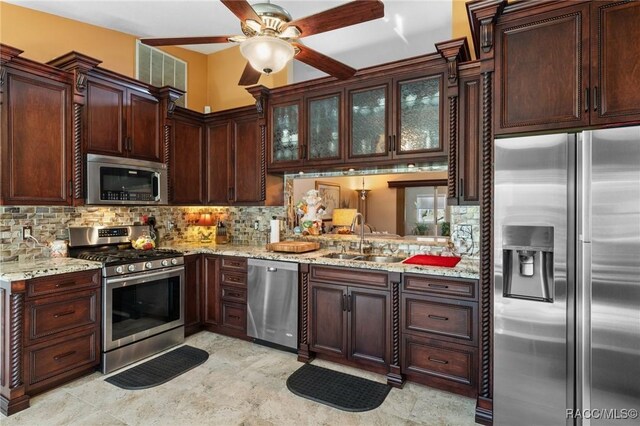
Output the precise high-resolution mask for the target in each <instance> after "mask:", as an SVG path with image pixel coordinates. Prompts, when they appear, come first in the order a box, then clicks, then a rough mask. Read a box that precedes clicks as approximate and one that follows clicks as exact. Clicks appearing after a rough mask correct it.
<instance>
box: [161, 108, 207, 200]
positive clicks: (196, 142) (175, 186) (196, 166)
mask: <svg viewBox="0 0 640 426" xmlns="http://www.w3.org/2000/svg"><path fill="white" fill-rule="evenodd" d="M173 132H174V140H173V143H172V144H171V150H170V156H169V163H170V167H169V169H170V170H171V173H170V174H169V177H170V179H171V188H172V191H171V203H172V204H202V198H203V197H202V195H203V192H204V190H203V187H204V182H203V177H204V170H203V168H204V161H203V160H202V156H203V154H204V147H203V143H204V139H203V133H204V126H203V125H202V124H201V123H198V122H196V121H191V120H185V119H181V118H176V119H175V120H174V123H173Z"/></svg>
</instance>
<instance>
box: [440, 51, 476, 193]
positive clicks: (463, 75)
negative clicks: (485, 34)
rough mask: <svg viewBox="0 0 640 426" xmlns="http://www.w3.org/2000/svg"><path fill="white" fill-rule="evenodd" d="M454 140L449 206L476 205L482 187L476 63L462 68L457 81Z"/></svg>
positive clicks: (450, 157) (451, 156)
mask: <svg viewBox="0 0 640 426" xmlns="http://www.w3.org/2000/svg"><path fill="white" fill-rule="evenodd" d="M458 86H459V91H458V117H457V118H458V122H457V130H458V139H457V146H456V147H455V149H454V150H450V151H449V174H450V181H451V179H453V182H452V185H450V186H449V198H448V200H447V203H448V204H449V205H478V204H479V203H480V190H481V183H482V82H481V76H480V62H470V63H467V64H464V65H462V66H461V67H460V69H459V80H458Z"/></svg>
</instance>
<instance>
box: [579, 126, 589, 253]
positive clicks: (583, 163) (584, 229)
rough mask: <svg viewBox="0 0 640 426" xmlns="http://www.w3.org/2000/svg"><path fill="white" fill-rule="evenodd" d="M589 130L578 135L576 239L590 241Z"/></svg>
mask: <svg viewBox="0 0 640 426" xmlns="http://www.w3.org/2000/svg"><path fill="white" fill-rule="evenodd" d="M591 137H592V134H591V132H583V133H582V134H579V135H578V150H577V153H578V158H577V165H578V167H577V174H578V176H577V183H578V191H577V192H578V202H577V208H578V211H577V218H578V241H580V242H587V243H590V242H591V163H592V161H591Z"/></svg>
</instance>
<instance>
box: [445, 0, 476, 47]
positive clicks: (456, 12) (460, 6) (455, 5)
mask: <svg viewBox="0 0 640 426" xmlns="http://www.w3.org/2000/svg"><path fill="white" fill-rule="evenodd" d="M467 1H469V0H452V2H451V8H452V13H451V27H452V28H451V37H452V38H459V37H466V38H467V42H469V49H470V50H471V57H475V54H474V53H473V39H472V38H471V28H470V27H469V19H468V18H467V7H466V5H465V3H467Z"/></svg>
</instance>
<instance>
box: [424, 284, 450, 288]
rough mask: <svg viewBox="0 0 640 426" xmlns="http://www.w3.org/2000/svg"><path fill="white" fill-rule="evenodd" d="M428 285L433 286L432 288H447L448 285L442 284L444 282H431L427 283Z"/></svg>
mask: <svg viewBox="0 0 640 426" xmlns="http://www.w3.org/2000/svg"><path fill="white" fill-rule="evenodd" d="M429 287H433V288H449V286H448V285H444V284H431V283H429Z"/></svg>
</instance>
